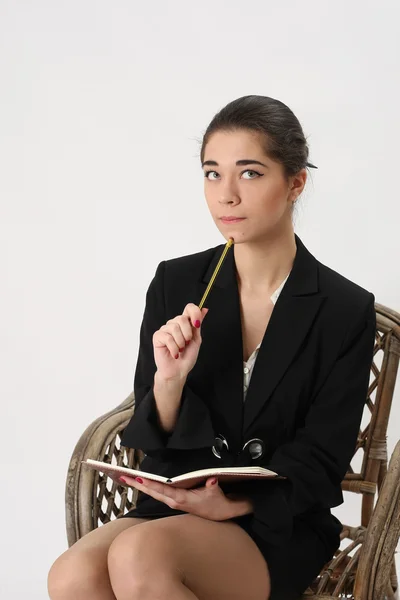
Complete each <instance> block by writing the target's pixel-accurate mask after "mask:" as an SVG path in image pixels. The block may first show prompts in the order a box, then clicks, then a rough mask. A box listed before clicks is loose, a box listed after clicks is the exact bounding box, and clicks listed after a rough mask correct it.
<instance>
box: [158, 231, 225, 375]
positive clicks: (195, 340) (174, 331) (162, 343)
mask: <svg viewBox="0 0 400 600" xmlns="http://www.w3.org/2000/svg"><path fill="white" fill-rule="evenodd" d="M232 245H233V239H232V238H230V240H229V241H228V243H227V244H226V246H225V248H224V251H223V253H222V255H221V258H220V259H219V262H218V264H217V266H216V268H215V270H214V273H213V275H212V277H211V279H210V282H209V284H208V287H207V289H206V291H205V293H204V295H203V298H202V299H201V301H200V304H199V306H197V305H196V304H193V303H189V304H187V305H186V306H185V308H184V311H183V313H182V314H181V315H178V316H176V317H175V318H173V319H170V320H169V321H167V323H166V324H165V325H162V327H160V329H158V331H156V332H155V333H154V334H153V349H154V360H155V363H156V365H157V372H158V375H159V376H160V377H161V378H162V379H163V380H164V381H173V380H183V379H185V378H186V377H187V375H188V374H189V372H190V371H191V370H192V369H193V367H194V365H195V364H196V361H197V357H198V354H199V351H200V346H201V342H202V337H201V324H202V322H203V320H204V317H205V316H206V314H207V312H208V308H203V305H204V302H205V300H206V298H207V296H208V294H209V293H210V291H211V288H212V285H213V283H214V281H215V278H216V276H217V274H218V271H219V269H220V268H221V265H222V263H223V261H224V258H225V256H226V253H227V251H228V250H229V248H230V247H231V246H232Z"/></svg>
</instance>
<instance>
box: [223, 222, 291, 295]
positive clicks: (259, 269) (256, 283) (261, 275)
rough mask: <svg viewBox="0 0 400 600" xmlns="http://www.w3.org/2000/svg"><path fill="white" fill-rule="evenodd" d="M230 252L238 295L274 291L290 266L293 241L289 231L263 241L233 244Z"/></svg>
mask: <svg viewBox="0 0 400 600" xmlns="http://www.w3.org/2000/svg"><path fill="white" fill-rule="evenodd" d="M233 251H234V257H235V263H236V270H237V277H238V284H239V287H240V289H241V291H243V292H245V293H254V292H258V291H263V292H268V291H271V290H272V291H274V290H275V289H276V288H277V287H278V286H279V285H280V284H281V282H282V281H283V280H284V279H285V277H286V276H287V275H288V273H289V272H290V270H291V268H292V266H293V261H294V258H295V256H296V240H295V237H294V232H293V229H291V228H290V229H289V230H288V231H286V232H284V233H282V232H280V234H279V235H277V236H273V235H271V236H270V237H267V238H265V239H263V240H262V241H259V240H258V241H257V242H243V244H234V246H233Z"/></svg>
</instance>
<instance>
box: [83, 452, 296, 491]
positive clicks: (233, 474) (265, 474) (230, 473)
mask: <svg viewBox="0 0 400 600" xmlns="http://www.w3.org/2000/svg"><path fill="white" fill-rule="evenodd" d="M81 462H82V464H84V465H86V466H87V467H89V468H91V469H95V470H96V471H100V472H101V473H105V474H107V475H109V476H110V477H111V479H114V480H115V481H118V479H119V477H120V476H121V475H128V476H129V477H143V479H151V480H152V481H160V482H161V483H167V484H169V485H171V486H173V487H177V488H185V489H189V488H194V487H196V486H198V485H200V484H205V482H206V480H207V479H208V478H209V477H218V480H219V481H240V480H244V479H286V477H282V476H281V475H278V473H275V472H274V471H270V470H269V469H265V468H264V467H222V468H212V469H200V470H199V471H190V472H189V473H183V474H182V475H177V476H176V477H171V479H169V478H168V477H163V476H162V475H156V474H155V473H146V472H145V471H139V470H136V469H128V468H127V467H120V466H118V465H111V464H110V463H105V462H101V461H100V460H92V459H91V458H87V459H86V461H84V460H83V461H81ZM121 485H124V484H123V482H121Z"/></svg>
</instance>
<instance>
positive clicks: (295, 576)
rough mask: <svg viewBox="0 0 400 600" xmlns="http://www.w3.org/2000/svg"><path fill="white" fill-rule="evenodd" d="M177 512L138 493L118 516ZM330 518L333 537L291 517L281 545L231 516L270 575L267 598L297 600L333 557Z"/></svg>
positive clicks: (243, 518) (336, 541)
mask: <svg viewBox="0 0 400 600" xmlns="http://www.w3.org/2000/svg"><path fill="white" fill-rule="evenodd" d="M144 498H145V499H144ZM181 514H187V513H186V512H185V511H181V510H176V509H173V508H170V507H169V506H168V505H166V504H164V503H162V502H159V501H158V500H155V499H154V498H151V497H149V496H147V494H143V493H141V492H139V499H138V506H137V508H133V509H132V510H130V511H129V512H127V513H126V514H125V515H123V516H121V517H119V518H130V517H141V518H151V519H160V518H164V517H169V516H174V515H181ZM330 517H331V519H333V520H335V521H336V522H337V537H336V538H335V539H334V540H333V539H332V537H331V536H329V537H327V536H324V533H323V532H322V531H318V530H317V529H316V528H315V527H313V526H312V524H311V523H309V522H307V520H306V519H302V518H300V517H295V518H294V520H293V534H292V537H291V538H290V540H289V542H288V543H287V544H285V545H281V546H277V545H272V544H269V543H267V542H266V541H265V540H264V539H262V538H261V537H260V536H259V535H257V533H256V532H254V531H253V530H252V527H251V521H252V515H251V514H248V515H244V516H241V517H235V518H234V519H231V520H232V521H233V522H235V523H237V524H238V525H239V526H240V527H242V528H243V529H244V530H245V531H246V533H247V534H248V535H250V537H251V538H252V539H253V540H254V542H255V543H256V544H257V546H258V548H259V549H260V551H261V553H262V555H263V556H264V558H265V560H266V562H267V565H268V569H269V573H270V578H271V594H270V596H269V600H298V599H299V598H300V597H301V595H302V594H303V593H304V591H305V590H306V589H307V587H308V586H309V585H310V584H311V583H312V582H313V580H314V579H315V578H316V577H317V576H318V575H319V573H320V572H321V569H322V567H323V566H324V565H325V563H327V562H328V561H329V560H330V559H331V558H332V557H333V554H334V552H335V550H337V548H338V547H339V546H340V537H339V535H340V531H341V529H342V524H341V523H340V521H339V520H338V519H337V518H336V517H335V516H334V515H330Z"/></svg>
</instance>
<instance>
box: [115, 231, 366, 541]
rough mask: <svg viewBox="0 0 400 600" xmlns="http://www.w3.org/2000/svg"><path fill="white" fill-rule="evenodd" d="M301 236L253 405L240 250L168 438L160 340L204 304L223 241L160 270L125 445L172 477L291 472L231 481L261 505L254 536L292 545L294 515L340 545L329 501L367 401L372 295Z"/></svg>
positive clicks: (268, 335)
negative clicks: (248, 449) (219, 471)
mask: <svg viewBox="0 0 400 600" xmlns="http://www.w3.org/2000/svg"><path fill="white" fill-rule="evenodd" d="M295 240H296V246H297V251H296V256H295V260H294V263H293V267H292V270H291V272H290V275H289V278H288V279H287V281H286V283H285V285H284V287H283V289H282V291H281V293H280V296H279V297H278V300H277V302H276V304H275V306H274V309H273V311H272V315H271V318H270V321H269V324H268V327H267V329H266V332H265V335H264V337H263V340H262V343H261V346H260V349H259V353H258V356H257V360H256V362H255V365H254V368H253V369H254V370H253V373H252V377H251V380H250V385H249V388H248V391H247V397H246V400H245V401H243V344H242V332H241V318H240V304H239V292H238V286H237V279H236V275H235V260H234V252H233V248H231V249H230V250H229V251H228V254H227V256H226V258H225V261H224V263H223V265H222V267H221V270H220V272H219V274H218V276H217V278H216V280H215V282H214V286H213V288H212V290H211V292H210V295H209V297H208V299H207V301H206V303H205V305H206V306H207V307H208V308H209V312H208V314H207V316H206V317H205V319H204V322H203V324H202V330H201V331H202V338H203V342H202V345H201V348H200V352H199V356H198V360H197V363H196V365H195V367H194V368H193V370H192V371H191V372H190V373H189V376H188V378H187V381H186V384H185V387H184V390H183V395H182V403H181V408H180V412H179V416H178V421H177V423H176V426H175V429H174V431H173V432H172V434H171V435H166V434H165V433H164V432H163V431H162V430H161V429H160V428H159V426H158V422H157V413H156V406H155V400H154V394H153V387H152V386H153V378H154V373H155V371H156V365H155V362H154V355H153V345H152V336H153V333H154V332H155V331H156V330H157V329H159V328H160V327H161V326H162V325H163V324H165V323H166V321H167V320H168V319H171V318H174V317H175V316H177V315H179V314H181V313H182V311H183V309H184V307H185V305H186V304H187V303H188V302H193V303H195V304H199V302H200V299H201V297H202V296H203V293H204V291H205V289H206V287H207V284H208V282H209V280H210V278H211V275H212V272H213V270H214V267H215V266H216V264H217V261H218V259H219V257H220V256H221V253H222V251H223V249H224V247H225V244H221V245H218V246H216V247H214V248H210V249H208V250H205V251H203V252H198V253H195V254H191V255H187V256H182V257H179V258H174V259H171V260H166V261H162V262H161V263H160V264H159V265H158V267H157V270H156V273H155V276H154V278H153V280H152V281H151V283H150V285H149V288H148V291H147V294H146V305H145V310H144V316H143V321H142V325H141V330H140V347H139V354H138V359H137V365H136V371H135V377H134V392H135V398H136V408H135V412H134V414H133V417H132V419H131V420H130V422H129V424H128V425H127V427H126V428H125V431H124V433H123V436H122V445H124V446H128V447H132V448H140V449H142V450H143V452H144V453H145V455H146V456H145V458H144V459H143V461H142V464H141V469H142V470H143V471H149V472H154V473H159V474H161V475H165V476H169V477H171V476H174V475H177V474H180V473H183V472H185V471H188V470H194V469H199V468H206V467H217V466H230V465H238V464H241V465H243V464H252V465H261V466H265V467H267V468H269V469H272V470H273V471H276V472H277V473H279V474H280V475H285V476H286V477H287V479H286V480H272V481H271V480H270V481H262V482H261V481H246V482H244V483H243V484H242V483H240V484H235V486H233V489H234V490H235V491H236V490H238V491H245V492H246V493H247V494H248V495H249V496H250V497H251V498H252V500H253V503H254V513H253V521H252V527H253V529H254V531H256V533H258V534H259V535H261V536H262V537H263V538H264V539H265V540H267V541H268V542H271V543H277V544H283V543H285V541H286V540H288V539H289V538H290V536H291V534H292V528H293V519H294V518H302V519H303V520H304V519H306V520H308V522H309V523H310V524H311V525H312V526H314V527H316V528H318V529H319V532H320V534H321V535H325V536H327V539H330V540H331V543H332V542H333V546H332V547H333V548H334V549H335V548H337V547H338V545H339V543H337V545H335V544H336V542H338V541H339V537H338V536H339V532H340V528H341V524H340V521H339V520H338V519H337V518H336V517H335V516H333V515H332V514H331V512H330V508H331V507H335V506H338V505H340V504H342V502H343V495H342V490H341V482H342V480H343V478H344V476H345V474H346V471H347V469H348V467H349V463H350V460H351V458H352V455H353V453H354V450H355V446H356V442H357V435H358V432H359V427H360V422H361V418H362V413H363V408H364V404H365V402H366V399H367V390H368V384H369V373H370V368H371V362H372V357H373V348H374V338H375V329H376V315H375V308H374V300H375V298H374V295H373V294H372V293H371V292H369V291H367V290H365V289H364V288H362V287H360V286H359V285H357V284H356V283H354V282H352V281H350V280H348V279H346V278H345V277H343V276H342V275H340V274H339V273H337V272H336V271H334V270H332V269H330V268H329V267H327V266H325V265H323V264H322V263H321V262H319V261H318V260H317V259H316V258H315V257H314V256H313V255H312V254H311V253H310V252H309V251H308V250H307V248H306V247H305V246H304V244H303V243H302V241H301V240H300V238H299V237H298V236H297V235H295ZM218 434H222V435H223V436H224V437H225V438H226V440H227V442H228V444H229V452H228V453H227V452H224V454H223V458H222V459H219V458H217V457H216V456H215V455H214V454H213V452H212V450H211V449H212V446H213V445H214V443H215V437H216V435H218ZM252 438H261V439H262V440H263V442H264V444H265V453H264V455H263V456H262V457H261V458H259V459H256V460H253V459H251V457H250V456H249V455H248V454H245V453H244V452H243V450H242V449H243V446H244V444H245V442H246V441H248V440H250V439H252ZM221 487H223V486H222V485H221ZM223 489H224V488H223ZM228 489H229V491H231V490H232V487H229V486H228ZM137 506H138V507H139V508H141V509H142V510H143V509H144V512H146V509H147V514H150V513H151V512H154V514H156V513H157V514H163V513H165V514H175V513H176V511H174V510H173V509H170V508H169V507H168V506H167V505H165V504H163V503H161V502H158V501H155V500H154V499H152V498H151V497H149V496H147V495H146V494H143V493H142V494H139V499H138V505H137ZM329 536H330V537H329Z"/></svg>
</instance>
